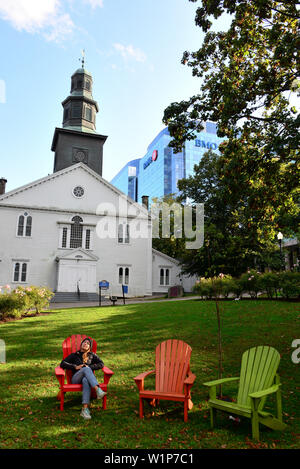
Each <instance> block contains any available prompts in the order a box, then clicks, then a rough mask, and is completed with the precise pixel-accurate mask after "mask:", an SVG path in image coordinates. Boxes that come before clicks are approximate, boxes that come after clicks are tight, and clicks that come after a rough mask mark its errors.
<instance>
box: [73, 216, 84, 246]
mask: <svg viewBox="0 0 300 469" xmlns="http://www.w3.org/2000/svg"><path fill="white" fill-rule="evenodd" d="M72 222H73V223H72V225H71V238H70V248H81V247H82V232H83V226H82V224H81V223H82V222H83V220H82V218H81V217H78V216H76V217H73V218H72Z"/></svg>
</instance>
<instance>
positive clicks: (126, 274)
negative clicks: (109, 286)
mask: <svg viewBox="0 0 300 469" xmlns="http://www.w3.org/2000/svg"><path fill="white" fill-rule="evenodd" d="M128 283H129V268H128V267H126V269H125V278H124V285H128Z"/></svg>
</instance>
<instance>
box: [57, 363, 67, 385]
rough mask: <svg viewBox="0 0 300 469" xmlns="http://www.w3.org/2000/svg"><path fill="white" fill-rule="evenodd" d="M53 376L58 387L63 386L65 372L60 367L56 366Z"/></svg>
mask: <svg viewBox="0 0 300 469" xmlns="http://www.w3.org/2000/svg"><path fill="white" fill-rule="evenodd" d="M55 376H56V378H57V379H58V381H59V384H60V386H63V384H64V382H65V370H64V369H63V368H61V367H60V366H57V367H56V368H55Z"/></svg>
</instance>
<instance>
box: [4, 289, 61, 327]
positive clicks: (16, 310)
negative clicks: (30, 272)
mask: <svg viewBox="0 0 300 469" xmlns="http://www.w3.org/2000/svg"><path fill="white" fill-rule="evenodd" d="M0 290H2V294H0V319H5V318H7V317H13V318H20V317H22V316H25V315H26V314H28V313H29V312H31V311H32V310H35V312H36V313H40V312H41V310H42V309H43V308H46V307H48V306H49V301H50V299H51V297H52V296H53V293H52V292H51V291H50V290H49V289H48V288H44V287H35V286H30V287H17V288H16V289H15V290H12V291H11V290H10V287H9V286H8V285H7V286H6V287H2V288H0Z"/></svg>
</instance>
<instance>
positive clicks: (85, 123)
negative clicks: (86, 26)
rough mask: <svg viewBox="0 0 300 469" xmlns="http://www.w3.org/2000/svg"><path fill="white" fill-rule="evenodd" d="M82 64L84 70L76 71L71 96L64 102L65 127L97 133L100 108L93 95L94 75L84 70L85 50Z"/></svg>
mask: <svg viewBox="0 0 300 469" xmlns="http://www.w3.org/2000/svg"><path fill="white" fill-rule="evenodd" d="M79 60H80V59H79ZM81 63H82V68H79V69H78V70H76V72H75V73H73V75H72V78H71V92H70V95H69V96H68V97H67V98H66V99H65V100H64V101H63V102H62V106H63V108H64V113H63V127H64V128H67V129H72V130H79V131H81V132H95V131H96V113H97V112H98V110H99V108H98V104H97V102H96V101H95V100H94V99H93V95H92V85H93V78H92V75H91V74H90V73H89V72H88V71H87V70H85V68H84V66H85V51H84V50H83V51H82V59H81Z"/></svg>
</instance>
